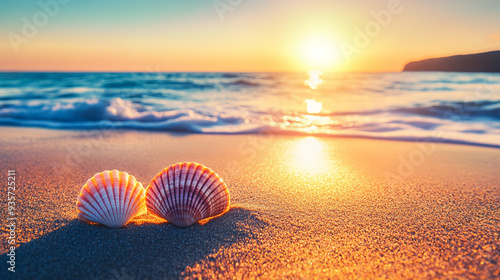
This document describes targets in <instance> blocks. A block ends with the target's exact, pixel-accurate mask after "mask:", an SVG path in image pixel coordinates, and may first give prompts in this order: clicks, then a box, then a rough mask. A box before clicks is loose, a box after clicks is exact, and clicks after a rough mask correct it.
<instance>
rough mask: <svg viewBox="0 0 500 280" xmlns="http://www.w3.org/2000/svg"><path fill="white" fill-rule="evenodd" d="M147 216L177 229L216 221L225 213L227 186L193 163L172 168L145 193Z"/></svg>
mask: <svg viewBox="0 0 500 280" xmlns="http://www.w3.org/2000/svg"><path fill="white" fill-rule="evenodd" d="M146 205H147V208H148V212H149V213H150V214H152V215H154V216H157V217H159V218H162V219H165V220H167V221H169V222H171V223H173V224H175V225H177V226H179V227H186V226H190V225H192V224H194V223H196V222H199V221H207V220H208V219H210V218H214V217H218V216H220V215H222V214H224V213H225V212H227V211H228V210H229V207H230V197H229V190H228V188H227V185H226V184H225V183H224V181H222V179H221V178H220V177H219V175H217V174H216V173H215V172H214V171H212V170H211V169H210V168H208V167H206V166H204V165H202V164H199V163H195V162H180V163H176V164H173V165H171V166H169V167H167V168H165V169H163V170H162V171H161V172H160V173H158V174H157V175H156V176H155V177H154V178H153V180H152V181H151V183H150V184H149V186H148V187H147V189H146Z"/></svg>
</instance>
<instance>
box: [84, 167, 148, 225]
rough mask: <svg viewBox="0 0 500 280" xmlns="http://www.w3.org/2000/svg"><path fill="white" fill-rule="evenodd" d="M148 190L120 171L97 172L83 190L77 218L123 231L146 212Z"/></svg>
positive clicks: (132, 177)
mask: <svg viewBox="0 0 500 280" xmlns="http://www.w3.org/2000/svg"><path fill="white" fill-rule="evenodd" d="M144 196H145V190H144V188H143V187H142V184H141V183H139V182H137V181H136V180H135V177H134V176H131V175H129V174H128V173H127V172H120V171H118V170H113V171H108V170H106V171H103V172H101V173H97V174H95V175H94V177H92V178H91V179H89V180H88V181H87V183H86V184H85V185H84V186H83V187H82V190H81V191H80V195H79V196H78V201H77V203H76V208H77V210H78V218H79V219H81V220H83V221H86V222H94V223H99V224H102V225H105V226H107V227H110V228H120V227H123V226H124V225H126V224H127V223H128V222H129V221H130V220H132V219H133V218H134V217H136V216H139V215H142V214H145V213H146V211H147V208H146V203H145V200H144Z"/></svg>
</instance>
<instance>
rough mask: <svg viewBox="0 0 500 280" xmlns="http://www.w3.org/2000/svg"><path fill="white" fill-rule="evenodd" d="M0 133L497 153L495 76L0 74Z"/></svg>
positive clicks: (499, 101) (498, 84)
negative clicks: (307, 139) (375, 141)
mask: <svg viewBox="0 0 500 280" xmlns="http://www.w3.org/2000/svg"><path fill="white" fill-rule="evenodd" d="M306 81H309V82H306ZM306 100H309V101H306ZM312 100H314V101H312ZM311 102H312V103H314V104H316V105H318V104H319V110H318V106H316V108H315V109H314V108H311V110H310V111H309V112H308V103H311ZM0 125H13V126H34V127H46V128H55V129H101V128H103V127H107V128H110V127H111V128H125V129H137V130H155V131H165V132H169V131H182V132H188V133H217V134H238V133H267V134H307V135H309V134H313V135H315V134H317V135H323V136H325V135H326V136H355V137H370V138H382V139H399V140H426V141H438V142H451V143H467V144H474V145H484V146H494V147H500V75H499V74H482V73H474V74H472V73H443V72H411V73H410V72H408V73H406V72H405V73H380V74H379V73H377V74H363V73H356V74H322V75H316V76H315V75H309V74H308V73H154V72H153V73H0Z"/></svg>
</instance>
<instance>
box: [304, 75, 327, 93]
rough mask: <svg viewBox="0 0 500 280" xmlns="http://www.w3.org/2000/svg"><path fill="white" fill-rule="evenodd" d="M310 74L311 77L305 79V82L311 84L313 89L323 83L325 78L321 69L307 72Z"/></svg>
mask: <svg viewBox="0 0 500 280" xmlns="http://www.w3.org/2000/svg"><path fill="white" fill-rule="evenodd" d="M307 74H308V75H309V79H307V80H305V81H304V84H305V85H307V86H309V87H310V88H311V89H317V88H318V86H319V85H321V84H322V83H323V80H322V79H321V75H323V72H321V71H320V70H311V71H309V72H307Z"/></svg>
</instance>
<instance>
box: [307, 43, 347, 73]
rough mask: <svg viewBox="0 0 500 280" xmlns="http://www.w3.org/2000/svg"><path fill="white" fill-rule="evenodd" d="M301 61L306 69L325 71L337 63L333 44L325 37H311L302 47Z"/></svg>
mask: <svg viewBox="0 0 500 280" xmlns="http://www.w3.org/2000/svg"><path fill="white" fill-rule="evenodd" d="M301 54H302V59H303V61H304V64H305V66H306V67H307V68H308V69H318V70H326V69H329V68H332V67H334V66H335V64H336V63H337V62H338V60H339V57H338V48H336V44H335V42H334V41H333V40H332V39H330V38H328V37H325V36H311V37H310V38H308V39H307V40H306V41H305V42H304V43H303V46H302V50H301Z"/></svg>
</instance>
